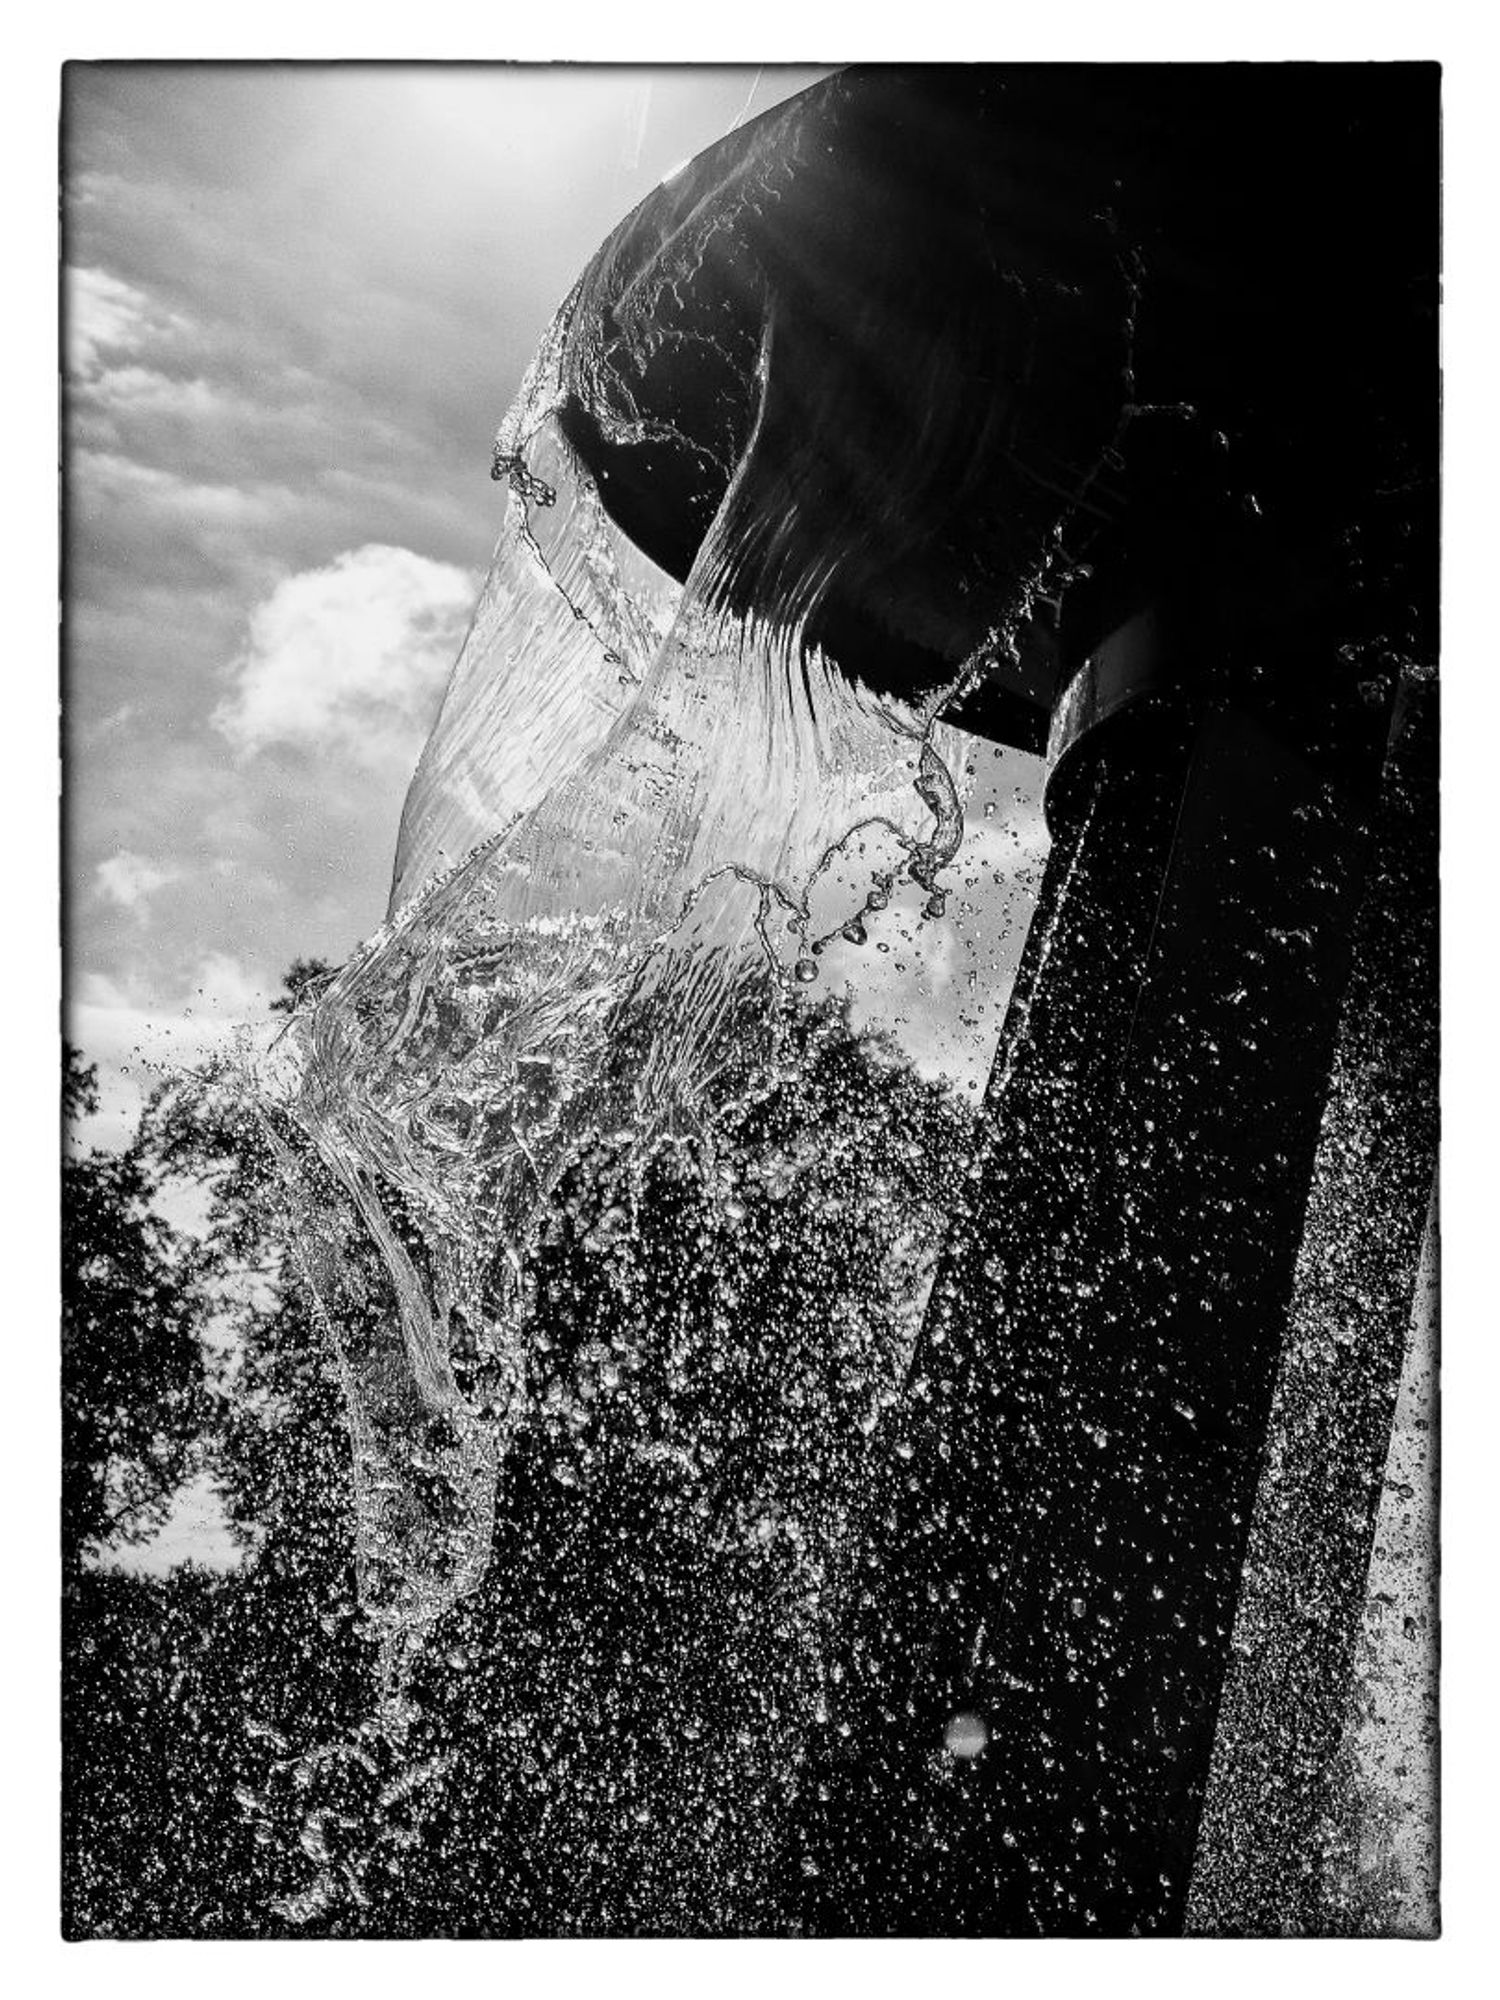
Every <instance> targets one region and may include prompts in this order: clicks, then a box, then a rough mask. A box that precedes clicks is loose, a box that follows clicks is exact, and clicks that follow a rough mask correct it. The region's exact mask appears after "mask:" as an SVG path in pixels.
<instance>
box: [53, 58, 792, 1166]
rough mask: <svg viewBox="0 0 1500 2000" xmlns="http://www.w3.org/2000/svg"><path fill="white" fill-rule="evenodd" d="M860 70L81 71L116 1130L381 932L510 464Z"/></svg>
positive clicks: (70, 711) (72, 966) (71, 964)
mask: <svg viewBox="0 0 1500 2000" xmlns="http://www.w3.org/2000/svg"><path fill="white" fill-rule="evenodd" d="M825 73H826V72H825V71H823V70H820V69H813V68H800V69H794V68H781V67H774V66H768V67H765V68H762V69H759V70H757V69H755V68H753V67H752V68H744V67H741V68H732V67H723V68H712V67H704V68H679V69H655V70H646V69H628V68H607V67H605V68H589V67H585V66H581V65H558V66H553V67H547V66H521V65H511V66H494V65H486V66H482V67H471V68H465V67H458V66H437V65H420V64H417V65H392V66H381V65H369V64H345V65H330V66H323V65H307V66H278V65H253V64H247V65H233V64H140V65H130V64H101V65H91V64H73V65H71V66H70V67H69V69H68V72H67V76H66V82H65V92H64V98H65V102H64V187H63V199H64V265H65V268H64V285H63V355H64V368H65V391H66V394H65V501H66V520H65V550H66V572H65V618H66V624H65V679H64V734H65V825H66V843H65V862H64V878H65V895H66V916H67V931H68V944H69V949H68V963H67V981H66V984H67V996H66V997H67V1006H68V1020H69V1031H70V1033H71V1035H72V1038H73V1039H74V1040H75V1041H76V1042H77V1043H78V1044H79V1045H80V1046H81V1047H82V1048H83V1050H84V1052H85V1054H86V1055H87V1056H88V1057H89V1058H90V1059H91V1060H93V1061H95V1062H96V1063H97V1064H98V1065H99V1068H100V1074H101V1083H102V1085H103V1096H104V1105H103V1110H102V1114H101V1116H100V1117H99V1118H98V1119H96V1120H94V1121H92V1125H91V1129H90V1130H89V1133H88V1137H89V1138H90V1139H91V1140H95V1141H100V1142H104V1143H115V1142H118V1141H119V1140H120V1139H121V1138H122V1137H123V1136H124V1135H125V1133H126V1131H127V1130H128V1128H129V1125H130V1123H131V1120H132V1118H133V1114H134V1110H135V1108H136V1106H137V1105H138V1102H139V1089H140V1087H141V1086H142V1085H148V1084H149V1083H150V1082H151V1081H152V1078H153V1074H154V1070H153V1067H152V1065H155V1064H160V1063H162V1062H170V1061H172V1060H190V1059H191V1058H192V1057H193V1056H194V1055H195V1054H196V1053H197V1052H198V1051H199V1050H200V1049H201V1048H203V1047H204V1046H205V1045H206V1044H207V1043H208V1042H210V1041H211V1040H213V1039H216V1038H217V1037H219V1036H221V1035H222V1034H223V1032H224V1030H225V1027H226V1025H227V1024H229V1023H231V1022H233V1021H235V1020H237V1019H240V1018H244V1017H246V1016H253V1015H257V1014H260V1013H262V1012H263V1010H264V1007H265V1004H266V1001H267V1000H268V998H269V997H270V996H271V995H273V994H274V993H275V992H276V990H277V988H278V986H279V984H280V980H281V975H282V973H283V972H284V970H285V969H286V967H287V966H288V965H289V964H290V962H291V961H292V959H293V958H295V957H298V956H313V955H316V956H321V957H326V958H329V959H331V960H334V961H335V962H337V961H339V960H342V959H343V958H344V957H346V956H347V954H348V953H349V951H350V950H351V948H352V947H353V946H354V945H355V944H356V943H357V942H358V941H359V940H360V939H361V938H362V937H364V936H366V935H367V934H368V933H369V932H370V931H372V930H373V929H374V928H375V927H376V926H377V925H378V924H379V922H380V921H381V919H382V917H383V915H384V908H385V900H386V896H387V893H388V890H389V886H390V871H391V863H392V859H393V854H394V846H395V835H396V826H397V821H398V817H399V812H400V806H401V800H402V797H403V795H404V792H405V789H406V784H407V781H408V779H409V777H410V775H411V771H412V767H413V764H414V763H415V760H416V756H417V754H418V751H419V750H420V748H421V744H422V741H423V738H424V736H425V734H426V730H427V727H428V725H429V723H430V721H431V718H432V716H433V713H434V712H435V708H436V705H437V701H438V698H439V696H440V694H441V690H442V687H443V683H444V680H445V679H446V676H447V672H448V669H449V667H450V665H451V664H452V660H453V657H454V654H455V652H456V650H457V648H458V645H459V642H460V640H461V639H462V636H463V632H464V628H465V626H466V623H467V620H468V615H469V611H470V608H471V605H472V603H473V599H474V596H475V594H476V592H477V590H478V587H479V583H480V581H481V579H482V576H483V574H484V571H485V569H486V567H487V565H488V561H489V557H490V553H491V550H492V547H493V544H494V542H495V539H496V536H497V534H498V531H499V525H500V520H501V515H502V510H503V506H504V488H503V487H502V486H497V485H495V484H494V483H493V482H492V481H491V479H490V477H489V464H490V453H489V446H490V440H491V437H492V435H493V432H494V430H495V427H496V425H497V424H498V422H499V420H500V418H501V416H502V415H503V414H504V412H505V410H506V408H507V406H508V405H509V403H510V401H511V399H512V397H513V396H514V394H515V392H516V389H517V388H518V386H519V384H520V379H521V376H522V373H523V371H524V369H525V367H526V365H527V363H528V362H529V360H530V358H531V355H532V352H533V350H534V349H535V347H536V345H537V342H538V341H539V339H540V337H541V335H542V333H543V332H544V330H545V328H546V326H547V324H548V323H549V321H550V319H551V317H552V314H553V312H554V311H555V309H556V307H557V306H558V304H559V303H560V302H561V300H562V299H563V297H564V296H565V295H566V293H567V292H568V290H569V289H570V288H571V286H572V284H573V282H574V280H575V279H576V278H577V276H578V274H579V272H580V271H581V270H582V268H583V266H584V264H585V263H586V261H587V260H588V258H589V257H590V256H591V255H592V253H593V251H594V250H595V249H596V248H597V247H598V245H599V243H600V242H601V241H602V240H603V238H604V237H605V236H606V235H607V234H608V232H609V231H610V229H611V228H613V226H614V225H615V223H616V222H618V221H619V220H620V218H621V217H622V216H624V215H625V214H626V213H627V212H628V211H629V210H630V209H631V208H632V207H633V206H634V205H635V203H636V202H637V201H638V200H640V198H641V197H642V196H643V195H645V194H646V193H648V192H649V191H650V189H651V188H652V187H653V186H654V185H655V184H656V183H658V182H659V181H660V180H661V179H662V178H663V176H664V175H666V174H667V173H669V172H670V171H671V170H672V169H673V168H674V167H676V166H677V165H679V164H680V163H681V162H682V161H684V160H685V159H687V158H690V157H691V156H692V155H693V154H694V153H696V152H698V151H700V150H701V149H702V148H703V147H704V146H705V145H708V144H709V143H711V142H712V141H713V140H715V139H716V138H718V137H719V136H720V135H721V134H722V133H723V132H725V131H727V130H728V129H729V128H730V127H731V126H732V125H733V124H734V123H736V122H737V121H739V120H740V119H742V118H743V117H744V116H746V115H749V116H754V115H755V114H756V113H758V112H760V111H763V110H766V109H768V108H769V107H770V106H771V105H772V104H774V103H776V102H778V101H780V100H781V99H783V98H785V97H787V96H790V95H791V94H793V93H794V92H795V91H797V90H799V89H802V88H804V87H805V86H806V85H807V84H808V83H810V82H813V81H815V80H816V78H817V77H818V76H820V75H822V74H825Z"/></svg>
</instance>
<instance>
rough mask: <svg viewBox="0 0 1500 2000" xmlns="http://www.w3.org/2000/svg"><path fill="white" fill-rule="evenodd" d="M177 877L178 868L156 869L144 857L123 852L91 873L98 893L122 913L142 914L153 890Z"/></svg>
mask: <svg viewBox="0 0 1500 2000" xmlns="http://www.w3.org/2000/svg"><path fill="white" fill-rule="evenodd" d="M181 873H182V870H181V869H180V868H159V867H157V866H156V864H155V863H154V862H151V861H148V860H147V859H146V858H145V856H144V855H142V854H132V853H130V852H129V851H128V850H126V851H124V852H122V853H120V854H112V855H111V856H110V857H109V859H108V860H107V861H101V862H100V863H99V866H98V867H97V868H96V869H95V870H94V880H95V882H96V883H97V884H98V886H99V890H100V893H101V894H102V895H104V896H107V897H108V898H109V899H110V901H111V902H113V903H118V904H119V906H120V908H121V909H122V910H133V911H136V912H137V913H139V914H144V912H145V906H146V904H147V903H148V902H149V901H150V900H151V898H152V897H153V896H154V895H155V894H156V892H157V890H158V889H164V888H165V887H166V886H167V884H168V883H169V882H175V881H177V880H178V879H179V877H180V876H181Z"/></svg>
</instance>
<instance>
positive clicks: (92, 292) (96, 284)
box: [63, 264, 187, 378]
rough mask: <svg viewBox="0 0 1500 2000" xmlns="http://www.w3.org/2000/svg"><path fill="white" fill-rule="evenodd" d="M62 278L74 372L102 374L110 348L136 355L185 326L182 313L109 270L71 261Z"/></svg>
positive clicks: (70, 366)
mask: <svg viewBox="0 0 1500 2000" xmlns="http://www.w3.org/2000/svg"><path fill="white" fill-rule="evenodd" d="M63 278H64V292H63V310H64V318H65V324H66V328H67V362H68V372H69V373H70V374H71V375H73V376H75V377H81V378H88V377H90V376H95V375H98V374H100V373H101V372H102V356H103V354H104V353H106V352H109V353H115V354H135V353H137V352H139V351H140V349H141V348H143V347H145V346H146V345H148V343H150V344H159V343H160V342H161V341H162V340H163V339H164V338H169V337H171V336H172V335H174V334H180V333H182V332H185V331H186V329H187V321H186V320H184V319H183V317H182V316H181V314H180V313H174V312H168V311H167V310H165V309H164V308H163V307H161V306H158V305H157V304H156V303H155V302H154V301H153V300H152V299H150V298H149V297H148V296H147V295H146V293H145V292H143V291H140V290H138V289H137V287H136V286H134V285H127V284H126V283H125V281H124V279H123V278H116V277H112V276H111V275H110V273H109V272H108V271H102V270H98V269H95V268H92V267H84V268H79V267H78V266H75V265H71V264H70V265H69V266H67V268H66V269H65V271H64V273H63Z"/></svg>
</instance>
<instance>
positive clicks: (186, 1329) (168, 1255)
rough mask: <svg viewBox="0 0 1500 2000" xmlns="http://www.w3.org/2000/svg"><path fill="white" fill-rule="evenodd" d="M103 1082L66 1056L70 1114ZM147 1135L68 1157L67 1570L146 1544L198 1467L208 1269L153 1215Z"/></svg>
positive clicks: (87, 1105) (92, 1103)
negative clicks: (118, 1147) (119, 1148)
mask: <svg viewBox="0 0 1500 2000" xmlns="http://www.w3.org/2000/svg"><path fill="white" fill-rule="evenodd" d="M98 1103H99V1098H98V1073H97V1071H96V1069H95V1068H94V1066H93V1065H92V1064H90V1063H87V1062H85V1060H84V1058H83V1056H82V1055H81V1054H80V1053H79V1051H78V1050H77V1049H74V1048H71V1047H65V1049H64V1065H63V1116H64V1119H65V1120H66V1121H69V1122H71V1121H74V1120H76V1119H78V1118H80V1117H84V1116H87V1115H89V1114H91V1113H92V1112H94V1111H96V1110H97V1109H98ZM159 1191H160V1189H159V1182H158V1180H157V1177H156V1175H155V1173H154V1171H153V1169H152V1167H151V1165H150V1162H149V1160H148V1158H147V1156H146V1153H145V1151H144V1150H143V1148H142V1145H141V1143H140V1140H139V1137H138V1138H137V1139H136V1141H135V1142H133V1143H132V1144H131V1145H130V1146H128V1147H127V1148H126V1149H125V1151H124V1152H123V1153H111V1152H107V1151H105V1150H104V1149H102V1148H100V1147H93V1148H91V1149H90V1150H89V1151H88V1152H86V1153H84V1154H82V1155H79V1154H77V1153H66V1152H65V1154H64V1159H63V1168H62V1289H63V1298H62V1416H63V1505H62V1530H63V1551H64V1560H65V1563H66V1566H67V1569H68V1572H69V1573H70V1574H76V1572H77V1571H78V1569H79V1567H80V1566H81V1564H82V1563H83V1561H84V1560H85V1557H86V1556H87V1555H88V1554H89V1553H90V1552H93V1553H96V1554H97V1553H98V1552H99V1551H100V1550H102V1549H104V1548H105V1547H107V1546H108V1545H110V1544H115V1543H122V1542H123V1543H131V1542H139V1541H142V1540H144V1539H145V1538H146V1537H147V1536H149V1535H150V1534H151V1533H153V1532H154V1530H155V1529H157V1528H158V1527H160V1525H161V1523H162V1521H163V1520H164V1519H165V1518H166V1515H167V1512H168V1510H169V1508H170V1506H171V1502H172V1498H173V1495H174V1494H175V1493H176V1492H177V1491H178V1489H179V1488H180V1487H181V1485H182V1483H183V1481H184V1480H185V1479H186V1478H187V1476H188V1474H189V1472H190V1471H191V1469H192V1467H193V1464H194V1461H195V1445H196V1442H197V1439H198V1436H199V1432H200V1428H201V1425H202V1422H203V1419H204V1415H205V1402H204V1385H203V1367H202V1353H201V1348H200V1343H199V1337H198V1336H199V1328H200V1325H201V1324H202V1320H203V1313H204V1304H205V1290H204V1279H205V1272H204V1268H203V1265H202V1262H201V1260H200V1259H199V1258H198V1256H197V1255H196V1253H195V1251H194V1248H193V1246H192V1244H191V1242H190V1241H189V1239H187V1238H186V1237H185V1236H184V1235H183V1234H182V1233H181V1232H180V1231H178V1230H176V1229H174V1228H173V1227H172V1226H171V1224H170V1223H169V1222H168V1221H167V1220H166V1219H165V1217H164V1216H162V1215H161V1214H160V1213H159V1212H158V1211H157V1209H156V1208H155V1207H154V1206H153V1204H154V1201H155V1199H156V1196H157V1195H158V1193H159Z"/></svg>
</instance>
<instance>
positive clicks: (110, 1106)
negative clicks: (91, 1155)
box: [67, 952, 271, 1146]
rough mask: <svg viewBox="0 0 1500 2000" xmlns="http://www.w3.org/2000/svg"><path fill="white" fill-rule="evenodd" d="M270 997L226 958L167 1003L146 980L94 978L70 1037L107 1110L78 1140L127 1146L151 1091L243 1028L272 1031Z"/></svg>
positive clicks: (84, 989) (204, 964) (74, 1010)
mask: <svg viewBox="0 0 1500 2000" xmlns="http://www.w3.org/2000/svg"><path fill="white" fill-rule="evenodd" d="M153 984H154V982H153ZM270 999H271V995H270V993H269V992H268V991H267V990H266V987H265V984H264V983H263V982H262V981H259V980H257V979H256V978H255V976H254V975H253V974H252V973H251V972H249V971H248V970H247V969H246V967H245V966H244V965H242V964H241V963H240V961H239V960H238V959H236V958H232V957H230V956H229V955H228V954H227V953H225V952H210V953H209V954H208V955H207V956H206V957H205V958H203V959H202V960H201V961H200V962H199V964H198V966H197V968H196V970H195V971H194V972H193V973H192V974H190V976H189V977H188V979H187V980H186V981H185V982H184V984H183V985H182V986H181V987H179V988H178V990H177V991H176V992H175V993H173V994H172V995H171V997H170V998H167V999H165V1000H161V999H158V998H157V997H156V996H155V993H154V992H153V991H152V989H151V987H148V985H147V983H146V981H145V980H144V979H143V978H127V979H112V978H110V977H108V976H107V975H105V974H103V973H90V974H86V975H85V976H84V977H83V978H82V979H81V980H79V981H77V982H76V984H75V987H74V990H73V991H72V992H71V993H70V994H69V995H68V1001H67V1035H68V1039H69V1040H70V1041H71V1042H72V1043H73V1044H74V1046H75V1047H76V1048H79V1049H81V1050H82V1051H83V1054H84V1056H85V1057H86V1059H87V1060H88V1061H89V1062H91V1063H94V1064H95V1065H96V1066H97V1068H98V1072H99V1109H98V1111H97V1112H96V1113H95V1114H94V1116H93V1117H92V1118H86V1119H82V1120H80V1122H79V1125H78V1127H77V1131H76V1137H77V1142H78V1143H79V1144H81V1145H85V1146H95V1145H97V1146H122V1145H124V1144H125V1143H126V1142H127V1140H128V1139H129V1138H130V1136H131V1134H132V1132H133V1131H134V1129H135V1123H136V1120H137V1118H138V1117H139V1116H140V1110H141V1105H142V1103H143V1101H144V1099H145V1096H146V1093H147V1092H148V1091H149V1090H150V1089H151V1088H152V1087H153V1086H154V1085H155V1084H156V1083H158V1082H159V1081H160V1080H161V1078H162V1077H163V1076H165V1075H168V1074H170V1073H172V1072H174V1071H175V1070H178V1069H180V1068H183V1067H186V1066H189V1065H191V1064H194V1063H198V1062H201V1061H202V1060H203V1058H204V1057H205V1056H206V1055H208V1054H209V1053H210V1052H211V1051H213V1050H215V1049H219V1048H222V1047H224V1046H225V1044H226V1042H227V1041H228V1040H229V1039H230V1038H231V1037H232V1035H233V1032H234V1030H235V1029H236V1028H238V1027H240V1026H241V1025H245V1024H249V1025H254V1026H264V1025H265V1023H266V1021H267V1019H268V1010H269V1006H270Z"/></svg>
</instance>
